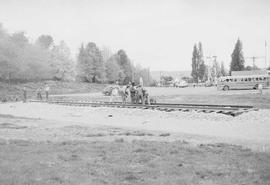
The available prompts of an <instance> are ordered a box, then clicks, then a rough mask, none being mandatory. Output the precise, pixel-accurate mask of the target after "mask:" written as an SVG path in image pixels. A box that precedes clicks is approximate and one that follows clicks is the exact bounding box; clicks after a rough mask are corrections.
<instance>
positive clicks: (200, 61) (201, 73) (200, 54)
mask: <svg viewBox="0 0 270 185" xmlns="http://www.w3.org/2000/svg"><path fill="white" fill-rule="evenodd" d="M197 57H198V66H199V68H198V77H199V79H200V80H201V81H203V80H205V72H206V65H205V64H204V59H203V49H202V43H201V42H199V44H198V56H197Z"/></svg>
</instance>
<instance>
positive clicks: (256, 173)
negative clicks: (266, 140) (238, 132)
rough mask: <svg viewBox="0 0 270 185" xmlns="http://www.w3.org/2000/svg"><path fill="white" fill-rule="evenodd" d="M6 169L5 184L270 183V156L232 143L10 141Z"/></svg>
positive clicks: (1, 169) (1, 168)
mask: <svg viewBox="0 0 270 185" xmlns="http://www.w3.org/2000/svg"><path fill="white" fill-rule="evenodd" d="M0 164H1V165H0V182H1V185H11V184H20V185H32V184H33V185H51V184H54V185H58V184H59V185H60V184H64V185H74V184H85V185H86V184H95V185H101V184H102V185H103V184H110V185H122V184H134V185H135V184H138V185H144V184H145V185H146V184H155V185H158V184H160V185H161V184H168V185H169V184H179V185H181V184H187V185H193V184H194V185H197V184H204V185H212V184H216V185H228V184H241V185H242V184H245V185H251V184H258V185H267V184H270V154H266V153H255V152H252V151H250V150H248V149H243V148H242V147H240V146H233V145H226V144H207V145H203V144H201V145H198V146H191V145H189V144H188V143H187V142H183V141H175V142H157V141H140V140H133V141H132V142H126V141H125V140H124V139H122V138H120V139H115V140H114V141H111V142H109V141H96V142H83V141H65V142H56V143H53V142H31V141H23V140H10V141H9V143H8V144H7V143H5V142H3V141H2V143H1V144H0Z"/></svg>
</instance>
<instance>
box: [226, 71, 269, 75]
mask: <svg viewBox="0 0 270 185" xmlns="http://www.w3.org/2000/svg"><path fill="white" fill-rule="evenodd" d="M267 74H268V75H270V70H252V71H232V72H231V75H232V76H248V75H267Z"/></svg>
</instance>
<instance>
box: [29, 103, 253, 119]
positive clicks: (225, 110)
mask: <svg viewBox="0 0 270 185" xmlns="http://www.w3.org/2000/svg"><path fill="white" fill-rule="evenodd" d="M31 102H44V103H50V104H59V105H67V106H91V107H117V108H137V109H152V110H159V111H166V112H172V111H183V112H190V111H195V112H203V113H212V112H215V113H218V114H225V115H230V116H238V115H240V114H242V113H245V112H248V111H251V110H257V109H255V108H254V107H253V106H248V105H213V104H178V103H153V104H151V105H142V104H131V103H125V104H123V103H122V102H103V101H95V102H93V101H78V100H50V101H37V100H31Z"/></svg>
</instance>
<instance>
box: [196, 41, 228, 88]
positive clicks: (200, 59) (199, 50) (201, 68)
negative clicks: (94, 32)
mask: <svg viewBox="0 0 270 185" xmlns="http://www.w3.org/2000/svg"><path fill="white" fill-rule="evenodd" d="M210 60H213V61H212V64H211V65H207V64H206V63H205V60H204V54H203V47H202V43H201V42H199V43H198V45H197V44H194V47H193V52H192V64H191V66H192V71H191V76H192V78H193V82H196V83H198V82H205V81H214V80H215V79H216V78H218V77H220V76H226V75H227V71H226V69H225V67H224V63H223V62H221V63H219V62H218V61H217V60H216V56H211V58H210Z"/></svg>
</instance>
